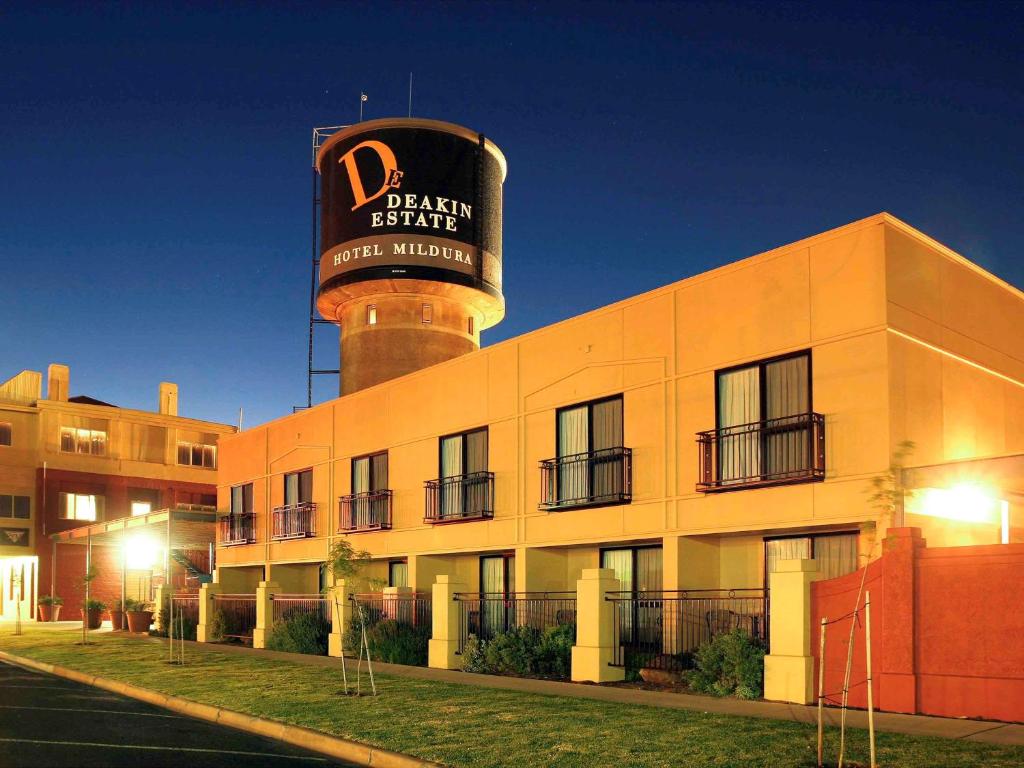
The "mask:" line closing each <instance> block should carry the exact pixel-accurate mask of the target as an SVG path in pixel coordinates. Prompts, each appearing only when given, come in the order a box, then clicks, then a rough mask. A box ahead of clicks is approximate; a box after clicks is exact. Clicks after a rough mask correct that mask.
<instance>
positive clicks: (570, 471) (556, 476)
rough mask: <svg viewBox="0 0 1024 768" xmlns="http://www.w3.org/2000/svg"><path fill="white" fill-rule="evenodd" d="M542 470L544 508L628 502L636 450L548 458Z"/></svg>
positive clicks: (631, 490) (603, 451) (609, 450)
mask: <svg viewBox="0 0 1024 768" xmlns="http://www.w3.org/2000/svg"><path fill="white" fill-rule="evenodd" d="M540 473H541V501H540V505H539V509H542V510H547V511H553V510H560V509H580V508H582V507H600V506H607V505H610V504H628V503H629V502H630V501H632V499H633V451H632V450H631V449H629V448H603V449H601V450H597V451H588V452H587V453H577V454H574V455H572V456H560V457H558V458H555V459H545V460H544V461H542V462H541V463H540Z"/></svg>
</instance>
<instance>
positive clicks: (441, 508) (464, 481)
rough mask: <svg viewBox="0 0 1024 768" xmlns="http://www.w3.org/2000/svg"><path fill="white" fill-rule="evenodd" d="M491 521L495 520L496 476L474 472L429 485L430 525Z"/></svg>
mask: <svg viewBox="0 0 1024 768" xmlns="http://www.w3.org/2000/svg"><path fill="white" fill-rule="evenodd" d="M489 517H494V473H493V472H472V473H470V474H468V475H458V476H455V477H442V478H438V479H437V480H428V481H427V482H426V510H425V513H424V520H425V521H426V522H428V523H447V522H454V521H456V520H475V519H480V518H489Z"/></svg>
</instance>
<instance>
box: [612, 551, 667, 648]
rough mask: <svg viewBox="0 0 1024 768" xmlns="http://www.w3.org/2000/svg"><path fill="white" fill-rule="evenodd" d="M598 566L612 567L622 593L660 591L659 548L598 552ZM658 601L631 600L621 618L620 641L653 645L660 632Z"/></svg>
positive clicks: (659, 601)
mask: <svg viewBox="0 0 1024 768" xmlns="http://www.w3.org/2000/svg"><path fill="white" fill-rule="evenodd" d="M601 567H602V568H611V569H612V570H613V571H614V572H615V578H617V579H618V580H619V588H620V589H621V590H622V591H623V592H631V593H633V594H634V595H636V594H637V593H639V592H658V591H660V590H661V589H662V586H663V580H662V549H661V547H623V548H620V549H605V550H602V551H601ZM661 612H662V601H661V600H651V601H647V600H640V601H633V602H632V603H631V605H630V610H629V611H625V612H623V614H622V615H621V616H620V621H621V622H622V623H621V626H620V627H619V635H620V638H621V640H622V642H632V641H633V636H634V634H636V635H637V636H638V637H637V639H638V640H640V641H641V642H645V643H646V642H655V641H656V640H657V639H658V636H659V634H660V632H661V621H660V619H661Z"/></svg>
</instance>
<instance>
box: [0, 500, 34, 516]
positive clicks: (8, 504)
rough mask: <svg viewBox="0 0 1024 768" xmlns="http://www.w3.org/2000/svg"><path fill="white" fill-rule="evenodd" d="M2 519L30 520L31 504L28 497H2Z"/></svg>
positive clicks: (0, 510) (0, 505) (0, 503)
mask: <svg viewBox="0 0 1024 768" xmlns="http://www.w3.org/2000/svg"><path fill="white" fill-rule="evenodd" d="M0 517H7V518H13V519H15V520H28V519H29V517H31V503H30V500H29V497H28V496H0Z"/></svg>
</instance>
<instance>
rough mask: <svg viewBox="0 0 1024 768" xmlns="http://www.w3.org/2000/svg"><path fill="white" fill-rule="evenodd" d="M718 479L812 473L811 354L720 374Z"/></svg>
mask: <svg viewBox="0 0 1024 768" xmlns="http://www.w3.org/2000/svg"><path fill="white" fill-rule="evenodd" d="M716 406H717V407H716V412H717V420H718V423H717V429H718V431H719V442H718V475H719V477H718V480H719V481H720V482H721V483H723V484H727V483H740V482H744V481H750V480H752V479H762V478H769V479H770V478H785V477H787V476H794V477H795V476H798V475H803V474H805V473H806V471H807V470H808V466H807V465H808V463H809V441H810V437H811V436H810V431H809V430H808V428H807V427H808V425H807V424H806V423H805V422H804V421H802V420H800V419H798V418H794V417H798V416H802V415H805V414H808V413H810V410H811V358H810V354H809V353H808V352H800V353H798V354H795V355H789V356H787V357H783V358H778V359H775V360H769V361H763V362H759V363H753V364H751V365H747V366H743V367H741V368H732V369H729V370H727V371H720V372H719V373H718V376H717V394H716Z"/></svg>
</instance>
